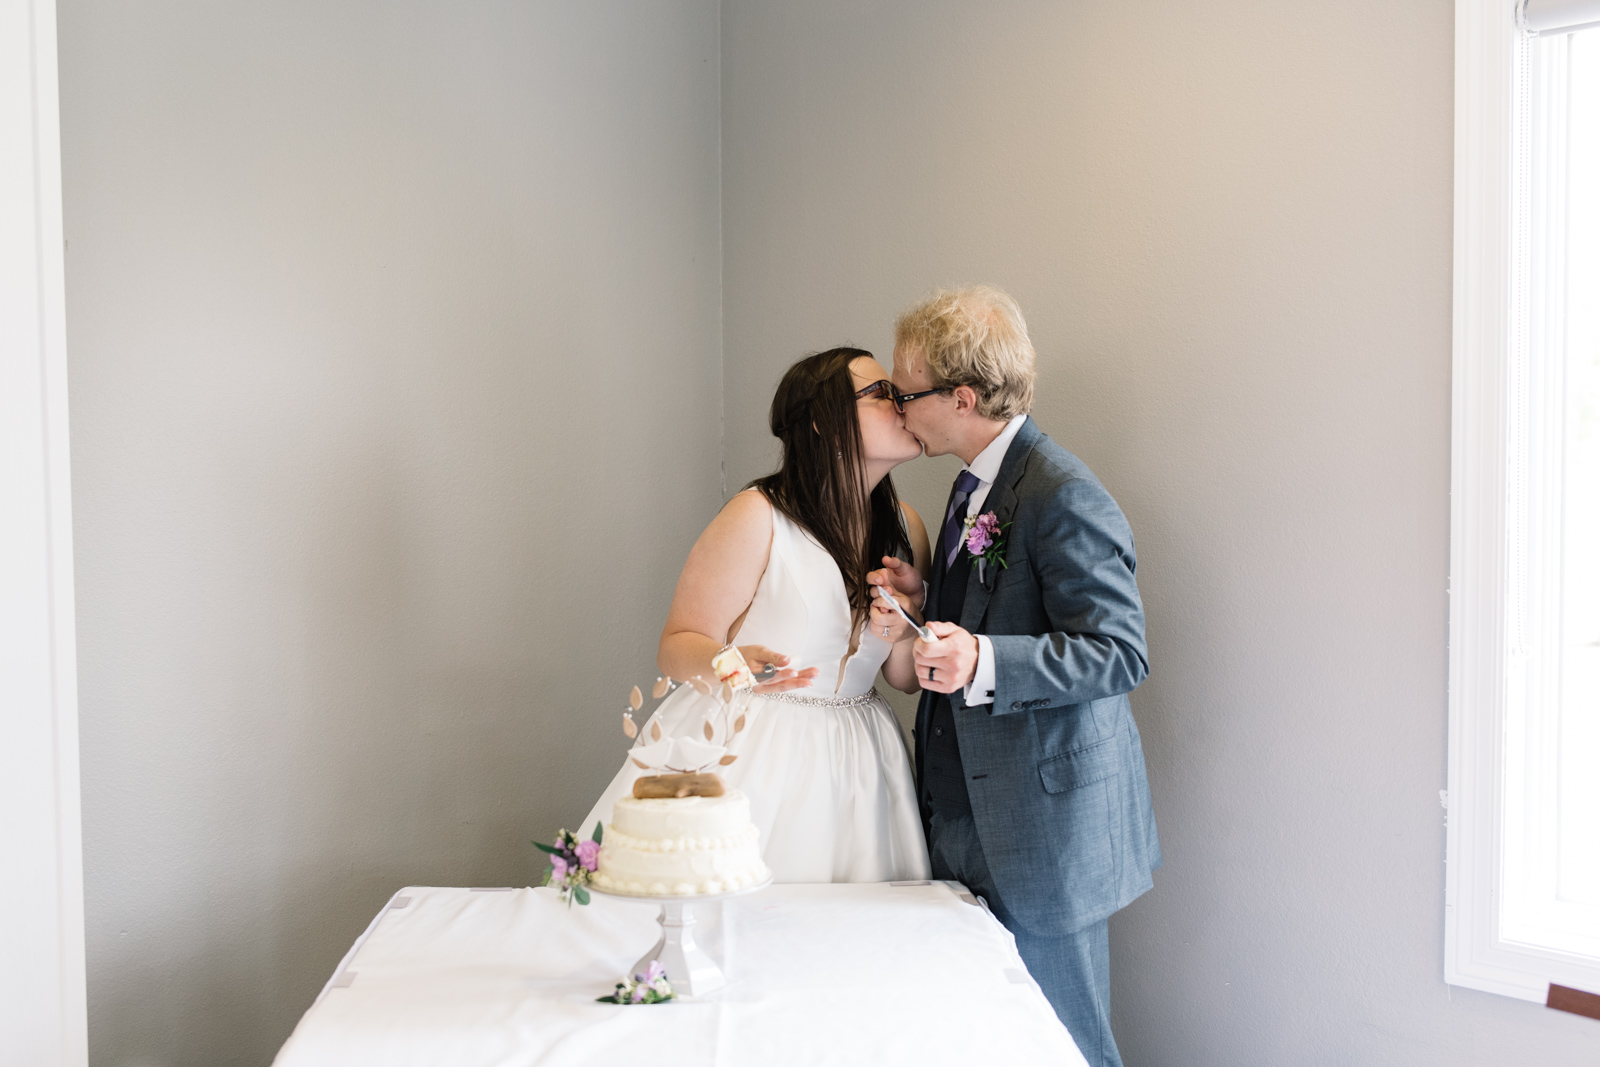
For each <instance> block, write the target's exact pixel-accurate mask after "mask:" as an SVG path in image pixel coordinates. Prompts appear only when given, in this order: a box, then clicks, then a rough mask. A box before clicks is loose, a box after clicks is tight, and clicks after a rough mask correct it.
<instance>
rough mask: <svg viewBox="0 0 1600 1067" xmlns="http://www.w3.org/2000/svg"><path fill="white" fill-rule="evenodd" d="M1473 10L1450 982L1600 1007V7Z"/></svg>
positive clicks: (1461, 90)
mask: <svg viewBox="0 0 1600 1067" xmlns="http://www.w3.org/2000/svg"><path fill="white" fill-rule="evenodd" d="M1457 11H1458V26H1457V49H1458V62H1457V109H1458V115H1457V130H1456V139H1457V149H1456V201H1457V202H1456V297H1455V299H1456V323H1455V334H1456V338H1455V367H1454V372H1455V387H1454V391H1455V396H1454V426H1453V431H1452V432H1453V438H1454V439H1453V442H1452V453H1453V457H1452V468H1453V469H1452V517H1451V526H1452V546H1451V676H1450V686H1451V693H1450V782H1449V791H1448V794H1447V804H1448V808H1449V869H1448V872H1447V891H1446V912H1447V938H1446V962H1445V970H1446V979H1447V980H1448V981H1450V982H1452V983H1455V984H1460V985H1468V986H1473V987H1475V988H1480V989H1488V990H1491V991H1494V992H1501V993H1507V994H1509V995H1513V996H1520V997H1525V998H1528V999H1538V1000H1544V999H1545V996H1546V993H1547V990H1548V986H1549V983H1551V982H1555V983H1557V984H1560V985H1568V986H1575V987H1577V988H1581V989H1588V990H1591V991H1600V0H1594V2H1588V0H1525V2H1524V4H1523V5H1521V7H1520V9H1518V8H1516V7H1514V6H1513V5H1512V4H1511V3H1508V2H1488V3H1484V2H1479V0H1462V2H1461V3H1460V4H1458V8H1457ZM1530 29H1532V30H1536V31H1538V32H1537V33H1530V32H1529V30H1530Z"/></svg>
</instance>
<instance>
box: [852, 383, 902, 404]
mask: <svg viewBox="0 0 1600 1067" xmlns="http://www.w3.org/2000/svg"><path fill="white" fill-rule="evenodd" d="M897 395H898V394H896V393H895V391H894V383H893V382H891V381H890V380H889V379H887V378H879V379H878V380H877V381H875V382H873V383H872V384H871V385H869V386H867V387H866V388H865V389H857V390H856V399H857V400H887V401H889V402H890V403H891V404H894V403H895V397H896V396H897ZM896 406H898V405H896Z"/></svg>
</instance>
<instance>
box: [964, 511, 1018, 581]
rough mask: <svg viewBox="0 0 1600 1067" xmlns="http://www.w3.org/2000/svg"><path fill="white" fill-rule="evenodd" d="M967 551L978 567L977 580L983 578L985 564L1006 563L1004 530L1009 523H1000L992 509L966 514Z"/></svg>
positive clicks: (1003, 564)
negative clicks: (979, 513)
mask: <svg viewBox="0 0 1600 1067" xmlns="http://www.w3.org/2000/svg"><path fill="white" fill-rule="evenodd" d="M966 525H967V532H966V535H965V536H966V540H967V551H968V552H970V553H971V554H972V565H973V566H974V567H977V568H978V581H979V582H980V583H981V582H982V581H983V580H984V579H983V569H984V565H985V564H999V565H1000V566H1001V567H1004V566H1005V565H1006V537H1005V534H1006V530H1007V529H1008V528H1010V526H1011V524H1010V523H1009V522H1008V523H1006V524H1005V525H1003V526H1002V525H1001V523H1000V520H999V518H998V517H996V515H995V513H994V512H992V511H986V512H984V513H983V514H982V515H969V516H967V524H966Z"/></svg>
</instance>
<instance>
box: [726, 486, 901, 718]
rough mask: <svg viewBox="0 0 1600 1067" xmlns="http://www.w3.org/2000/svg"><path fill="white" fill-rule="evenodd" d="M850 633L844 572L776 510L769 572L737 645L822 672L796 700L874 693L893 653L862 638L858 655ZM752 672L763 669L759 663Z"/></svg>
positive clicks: (764, 575)
mask: <svg viewBox="0 0 1600 1067" xmlns="http://www.w3.org/2000/svg"><path fill="white" fill-rule="evenodd" d="M746 492H751V493H754V492H759V490H756V489H749V490H746ZM851 630H852V627H851V619H850V599H849V597H848V596H847V595H846V594H845V589H844V578H843V577H842V576H841V575H840V573H839V565H838V564H836V563H835V562H834V561H833V557H832V556H830V555H828V552H827V550H826V549H824V548H823V547H822V546H821V545H819V544H818V543H817V542H816V540H815V539H813V538H812V536H811V535H810V534H809V533H807V532H806V531H805V530H804V529H802V528H801V527H800V526H799V525H797V524H796V523H795V522H794V521H793V520H792V519H790V518H789V517H788V516H786V515H784V514H783V512H781V511H779V510H778V509H777V508H773V509H772V549H771V551H770V552H769V554H768V556H767V569H766V571H764V572H763V573H762V575H761V582H760V584H758V585H757V586H756V595H755V598H754V599H753V600H752V601H751V602H750V611H749V613H748V614H747V615H745V619H744V622H743V624H742V625H740V627H739V629H738V631H737V633H736V634H735V635H734V643H735V644H739V645H765V646H766V647H768V648H770V649H772V650H773V651H774V652H780V653H783V654H785V655H787V656H789V657H791V660H790V663H789V666H790V667H791V668H795V669H798V670H804V669H805V668H807V667H816V668H817V677H816V680H815V681H814V682H813V683H812V684H811V686H810V687H808V688H805V689H796V690H793V691H792V692H793V693H795V694H796V695H799V696H840V697H853V696H860V695H861V694H863V693H865V692H867V691H868V690H869V689H871V688H872V683H873V681H874V680H875V679H876V678H877V676H878V669H879V668H880V667H882V666H883V661H884V660H886V659H888V658H889V649H890V646H889V644H888V643H887V642H886V641H884V640H883V638H881V637H878V636H875V635H874V634H872V633H870V632H863V633H862V634H861V635H860V637H859V639H858V644H857V647H856V648H855V649H854V651H852V650H851V647H850V646H851V637H852V636H853V635H852V632H851ZM752 666H753V667H754V668H755V669H756V670H760V669H761V665H760V664H752Z"/></svg>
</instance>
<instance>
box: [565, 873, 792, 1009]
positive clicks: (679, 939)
mask: <svg viewBox="0 0 1600 1067" xmlns="http://www.w3.org/2000/svg"><path fill="white" fill-rule="evenodd" d="M771 884H772V875H771V874H768V875H767V877H766V878H765V879H763V880H762V881H759V882H757V883H756V884H755V885H747V886H745V887H744V888H743V889H735V890H732V891H731V892H727V893H703V894H699V895H696V896H661V897H650V896H635V895H634V894H632V893H610V892H607V891H606V890H604V889H600V888H599V887H597V886H593V885H591V886H590V887H589V892H591V893H599V894H601V895H602V896H608V897H614V898H616V899H617V900H636V901H638V902H639V903H641V904H660V905H661V914H660V915H659V916H657V917H656V921H657V922H659V923H660V924H661V937H660V939H659V940H657V941H656V945H655V948H652V949H651V950H650V951H649V952H646V953H645V954H644V955H643V956H641V957H639V962H638V963H635V964H634V965H633V967H632V968H630V969H629V971H628V974H629V975H635V974H642V973H643V972H644V971H645V970H647V969H648V968H649V966H650V964H651V963H652V962H653V961H657V960H659V961H660V962H661V966H662V968H663V969H664V970H665V971H666V973H667V981H669V982H671V983H672V988H673V991H674V992H677V993H681V994H682V995H684V996H686V997H697V996H699V995H700V994H702V993H709V992H711V991H712V990H713V989H721V988H722V987H723V986H725V985H727V984H728V979H727V978H726V977H724V976H723V974H722V968H720V967H718V966H717V961H716V960H714V959H712V958H711V957H710V956H708V955H706V951H705V949H703V948H701V947H700V946H699V945H697V944H695V943H694V924H695V918H694V906H695V905H696V904H704V903H709V902H711V901H714V900H726V899H728V898H729V897H742V896H744V895H745V894H746V893H754V892H755V891H756V890H758V889H765V888H767V886H769V885H771Z"/></svg>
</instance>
